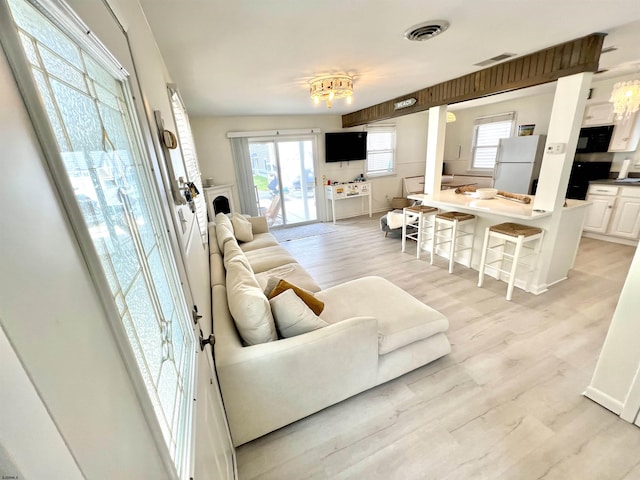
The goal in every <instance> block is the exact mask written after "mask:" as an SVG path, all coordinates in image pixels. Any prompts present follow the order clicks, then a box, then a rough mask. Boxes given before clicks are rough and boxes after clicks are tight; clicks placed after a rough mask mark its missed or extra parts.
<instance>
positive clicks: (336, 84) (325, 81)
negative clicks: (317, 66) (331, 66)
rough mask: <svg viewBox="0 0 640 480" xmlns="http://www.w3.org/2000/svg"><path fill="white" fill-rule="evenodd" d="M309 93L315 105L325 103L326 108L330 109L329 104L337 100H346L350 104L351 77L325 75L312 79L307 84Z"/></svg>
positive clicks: (351, 94)
mask: <svg viewBox="0 0 640 480" xmlns="http://www.w3.org/2000/svg"><path fill="white" fill-rule="evenodd" d="M309 92H310V93H311V98H312V99H313V101H314V102H315V103H316V104H319V103H320V102H321V101H322V102H327V108H331V102H333V101H334V100H336V99H338V98H346V99H347V103H348V104H351V101H352V99H353V77H350V76H349V75H327V76H324V77H318V78H314V79H313V80H311V82H309Z"/></svg>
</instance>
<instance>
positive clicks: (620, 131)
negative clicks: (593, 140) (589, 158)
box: [609, 112, 640, 152]
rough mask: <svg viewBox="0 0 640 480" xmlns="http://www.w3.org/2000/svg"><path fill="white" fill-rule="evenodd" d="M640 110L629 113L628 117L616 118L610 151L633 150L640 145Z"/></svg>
mask: <svg viewBox="0 0 640 480" xmlns="http://www.w3.org/2000/svg"><path fill="white" fill-rule="evenodd" d="M639 119H640V118H639V117H638V112H635V113H633V114H631V115H629V116H628V117H627V118H624V119H621V120H616V121H615V128H614V129H613V134H612V135H611V143H610V144H609V151H610V152H633V151H634V150H635V149H636V148H637V147H638V140H640V122H639V121H638V120H639Z"/></svg>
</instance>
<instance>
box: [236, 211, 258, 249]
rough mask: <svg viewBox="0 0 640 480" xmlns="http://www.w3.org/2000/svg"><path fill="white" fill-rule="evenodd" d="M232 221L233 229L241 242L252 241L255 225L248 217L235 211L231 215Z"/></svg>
mask: <svg viewBox="0 0 640 480" xmlns="http://www.w3.org/2000/svg"><path fill="white" fill-rule="evenodd" d="M231 223H232V224H233V230H234V232H235V234H236V238H237V239H238V241H239V242H250V241H251V240H253V227H252V225H251V222H250V221H249V220H247V217H245V216H244V215H240V214H239V213H234V214H233V215H232V216H231Z"/></svg>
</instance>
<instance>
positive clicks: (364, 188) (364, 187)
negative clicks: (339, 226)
mask: <svg viewBox="0 0 640 480" xmlns="http://www.w3.org/2000/svg"><path fill="white" fill-rule="evenodd" d="M324 189H325V194H326V196H327V210H328V207H329V203H330V204H331V214H332V218H333V223H334V224H335V223H336V202H337V201H339V200H346V199H348V198H357V197H360V198H363V201H364V197H369V217H371V183H370V182H353V183H336V184H334V185H326V186H325V187H324Z"/></svg>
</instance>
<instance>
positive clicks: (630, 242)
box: [582, 232, 638, 247]
mask: <svg viewBox="0 0 640 480" xmlns="http://www.w3.org/2000/svg"><path fill="white" fill-rule="evenodd" d="M582 236H583V237H587V238H595V239H596V240H604V241H605V242H611V243H619V244H621V245H629V246H631V247H636V246H638V241H637V240H631V239H629V238H619V237H612V236H610V235H602V234H601V233H591V232H582Z"/></svg>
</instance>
